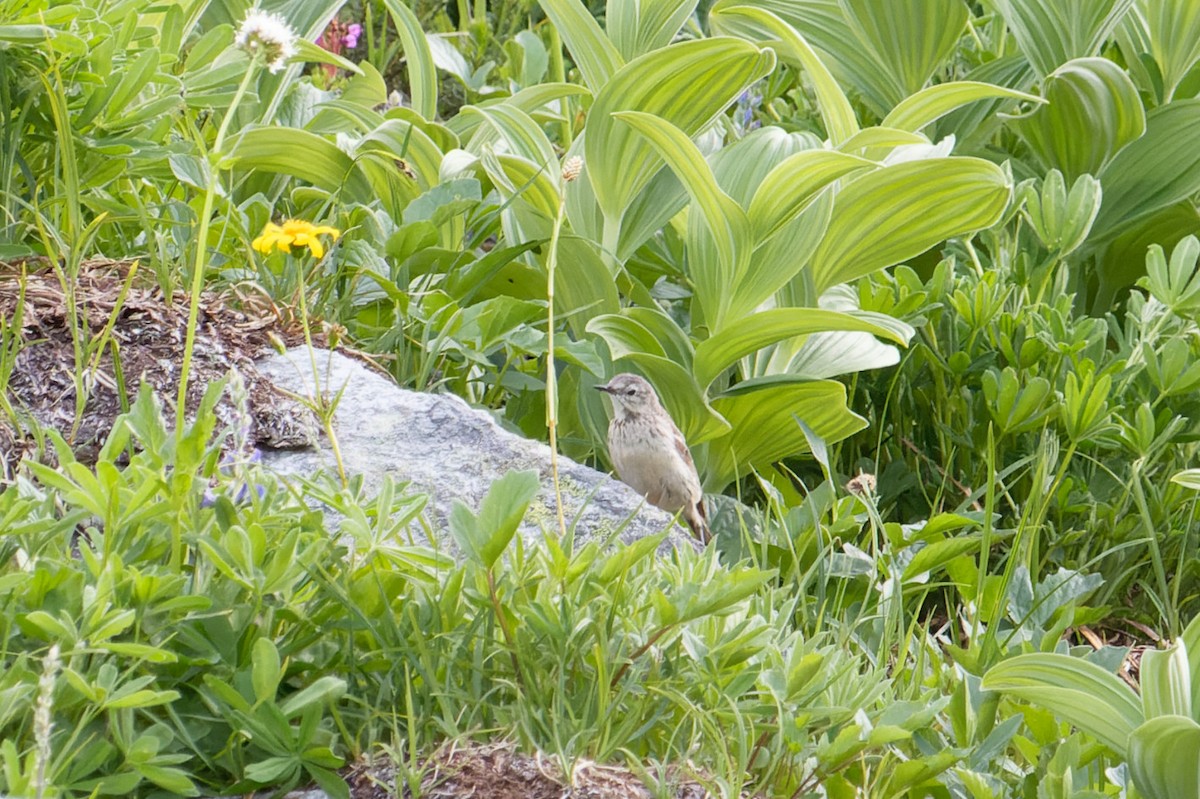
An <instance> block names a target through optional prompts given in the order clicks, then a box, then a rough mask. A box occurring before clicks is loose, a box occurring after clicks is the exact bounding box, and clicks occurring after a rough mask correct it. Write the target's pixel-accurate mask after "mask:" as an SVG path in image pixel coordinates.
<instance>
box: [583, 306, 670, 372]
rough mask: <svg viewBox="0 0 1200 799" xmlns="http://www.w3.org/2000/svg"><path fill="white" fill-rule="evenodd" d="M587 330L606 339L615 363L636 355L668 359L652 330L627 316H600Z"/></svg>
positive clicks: (589, 324) (590, 323)
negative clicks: (641, 354)
mask: <svg viewBox="0 0 1200 799" xmlns="http://www.w3.org/2000/svg"><path fill="white" fill-rule="evenodd" d="M587 330H588V332H589V333H591V334H593V335H596V336H600V337H601V338H603V339H604V341H605V343H606V344H608V351H609V353H611V354H612V359H613V360H614V361H619V360H620V359H622V358H624V357H627V356H629V355H633V354H636V353H645V354H647V355H654V356H658V357H660V358H665V357H666V350H664V349H663V345H662V344H660V343H659V341H658V337H657V336H656V335H655V334H654V333H653V332H651V330H650V328H649V327H647V326H646V325H645V324H644V323H642V322H639V321H637V320H635V319H631V318H630V317H629V316H627V315H625V314H605V315H603V316H598V317H596V318H595V319H593V320H592V321H591V322H589V323H588V326H587Z"/></svg>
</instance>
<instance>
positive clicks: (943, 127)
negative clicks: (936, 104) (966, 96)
mask: <svg viewBox="0 0 1200 799" xmlns="http://www.w3.org/2000/svg"><path fill="white" fill-rule="evenodd" d="M963 80H964V81H965V82H970V83H986V84H989V85H993V86H1003V87H1005V88H1008V89H1013V90H1016V91H1023V92H1028V91H1030V90H1031V89H1032V88H1033V85H1034V82H1035V81H1036V80H1037V74H1036V73H1035V72H1034V69H1033V67H1032V66H1031V65H1030V64H1029V62H1028V61H1026V60H1025V58H1024V56H1022V55H1021V54H1020V53H1013V54H1011V55H1006V56H1001V57H1000V58H997V59H994V60H992V61H987V62H984V63H983V64H980V65H979V66H978V67H975V68H974V69H972V70H971V71H970V72H968V73H967V74H966V75H964V76H963ZM932 88H936V87H932ZM1009 106H1011V102H1010V101H1009V100H1006V99H1003V98H1001V99H996V100H981V101H978V102H974V103H968V104H967V105H965V106H962V107H960V108H958V109H956V110H954V111H951V112H950V113H949V114H947V115H946V116H945V117H943V118H942V119H941V120H940V121H939V122H938V125H937V132H938V135H939V136H949V135H953V136H954V137H955V139H956V142H955V146H956V147H957V148H958V149H959V151H960V152H979V151H980V150H982V149H986V148H988V147H990V146H991V144H990V142H991V141H992V139H993V137H994V136H995V135H996V132H997V131H998V130H999V129H1000V128H1001V127H1006V126H1007V125H1008V124H1009V123H1008V118H1007V117H1004V116H1001V114H1000V112H1002V111H1005V110H1006V109H1007V108H1008V107H1009Z"/></svg>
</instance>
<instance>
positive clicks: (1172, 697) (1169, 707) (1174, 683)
mask: <svg viewBox="0 0 1200 799" xmlns="http://www.w3.org/2000/svg"><path fill="white" fill-rule="evenodd" d="M1138 682H1139V685H1140V686H1141V689H1142V712H1143V713H1145V715H1146V718H1148V719H1152V718H1154V717H1155V716H1190V715H1191V712H1192V675H1191V672H1190V670H1189V663H1188V649H1187V647H1186V646H1185V645H1184V644H1182V643H1176V644H1175V645H1174V646H1172V647H1171V648H1170V649H1165V650H1164V649H1148V650H1146V651H1145V652H1144V653H1143V654H1142V663H1141V671H1140V678H1139V680H1138Z"/></svg>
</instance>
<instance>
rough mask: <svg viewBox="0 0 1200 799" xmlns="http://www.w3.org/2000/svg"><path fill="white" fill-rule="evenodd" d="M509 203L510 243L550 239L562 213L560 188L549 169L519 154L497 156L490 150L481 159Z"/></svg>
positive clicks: (504, 217)
mask: <svg viewBox="0 0 1200 799" xmlns="http://www.w3.org/2000/svg"><path fill="white" fill-rule="evenodd" d="M479 162H480V164H482V165H483V168H484V171H485V172H486V173H487V175H488V177H489V178H490V179H491V181H492V183H493V184H495V186H496V189H497V190H498V191H499V192H500V195H501V196H502V197H504V199H505V201H506V202H505V204H504V208H503V211H502V221H503V223H504V235H505V237H506V238H507V239H508V240H509V241H531V240H536V239H548V238H549V237H550V229H551V226H552V224H553V222H554V218H555V216H557V214H558V205H559V194H558V189H557V187H555V185H554V184H553V183H552V182H551V179H550V176H549V175H547V174H546V172H547V170H545V169H543V168H541V167H539V166H537V165H536V164H534V163H532V162H530V161H527V160H525V159H524V158H521V157H519V156H515V155H499V156H498V155H496V154H495V153H493V152H492V151H491V148H488V149H486V150H485V151H484V153H483V157H482V158H480V159H479Z"/></svg>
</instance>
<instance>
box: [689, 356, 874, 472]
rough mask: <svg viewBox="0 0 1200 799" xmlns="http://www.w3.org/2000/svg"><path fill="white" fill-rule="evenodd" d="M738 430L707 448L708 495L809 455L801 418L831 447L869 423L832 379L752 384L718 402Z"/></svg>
mask: <svg viewBox="0 0 1200 799" xmlns="http://www.w3.org/2000/svg"><path fill="white" fill-rule="evenodd" d="M712 407H713V409H714V410H716V411H717V413H719V414H721V415H722V416H723V417H724V418H725V419H727V420H728V421H729V423H730V424H731V425H732V428H733V429H732V431H731V432H730V433H728V434H726V435H724V436H721V437H720V438H716V439H714V440H712V441H710V442H708V445H707V446H706V447H705V448H704V464H705V470H704V475H703V481H704V486H705V490H708V491H720V490H721V489H723V488H725V487H726V486H727V485H729V484H730V483H731V482H733V481H734V480H736V479H738V478H739V477H743V476H745V475H747V474H749V473H750V472H751V471H752V470H756V469H764V468H766V467H767V466H769V465H770V464H772V463H774V462H775V461H777V460H779V459H781V458H785V457H790V456H794V455H799V454H802V453H805V452H807V451H808V442H807V439H805V437H804V432H803V430H802V429H801V427H800V425H799V424H797V423H796V419H797V418H799V419H800V420H802V421H803V422H804V423H805V424H806V425H808V427H809V429H811V430H813V431H814V432H816V433H817V435H819V436H820V437H821V438H822V439H824V440H825V441H827V442H830V443H832V442H835V441H841V440H842V439H844V438H846V437H847V436H849V435H851V434H853V433H855V432H857V431H859V430H861V429H863V428H864V427H866V425H867V423H866V420H864V419H863V418H862V417H861V416H858V415H857V414H855V413H854V412H852V411H851V410H850V409H849V408H848V407H847V406H846V387H845V386H844V385H842V384H841V383H838V382H835V381H832V380H818V381H804V382H794V381H788V380H786V379H784V380H776V381H774V382H765V383H763V382H756V381H748V382H746V383H740V384H738V385H737V386H736V387H735V388H734V389H733V390H731V391H729V392H727V393H726V394H724V395H722V396H720V397H716V398H715V399H713V400H712Z"/></svg>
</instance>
